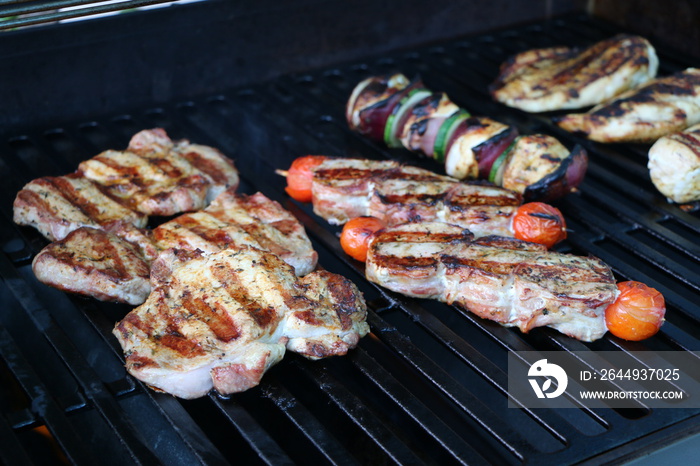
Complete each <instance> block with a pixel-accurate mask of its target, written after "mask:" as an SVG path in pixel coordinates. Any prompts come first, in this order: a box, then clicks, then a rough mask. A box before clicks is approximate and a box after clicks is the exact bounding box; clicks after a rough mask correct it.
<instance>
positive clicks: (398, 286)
mask: <svg viewBox="0 0 700 466" xmlns="http://www.w3.org/2000/svg"><path fill="white" fill-rule="evenodd" d="M365 273H366V275H367V278H368V279H369V280H370V281H373V282H375V283H377V284H379V285H382V286H384V287H386V288H388V289H390V290H393V291H397V292H399V293H402V294H405V295H407V296H412V297H419V298H432V299H437V300H440V301H443V302H446V303H448V304H457V305H459V306H461V307H463V308H465V309H467V310H469V311H471V312H473V313H475V314H476V315H478V316H480V317H482V318H485V319H489V320H493V321H496V322H498V323H500V324H503V325H506V326H515V327H518V328H519V329H520V330H522V331H523V332H528V331H529V330H531V329H532V328H535V327H540V326H548V327H552V328H554V329H556V330H558V331H560V332H562V333H564V334H566V335H569V336H571V337H574V338H578V339H579V340H583V341H593V340H596V339H598V338H600V337H602V336H603V335H604V334H605V332H606V331H607V328H606V325H605V318H604V311H605V308H606V307H607V306H608V305H609V304H611V303H612V302H614V301H615V299H616V297H617V293H618V292H617V287H616V285H615V280H614V277H613V274H612V272H611V270H610V269H609V268H608V267H607V266H606V265H605V264H604V263H603V262H602V261H600V260H599V259H596V258H592V257H588V258H586V257H579V256H574V255H569V254H561V253H557V252H554V251H547V250H546V248H545V247H544V246H541V245H537V244H533V243H527V242H523V241H519V240H516V239H513V238H505V237H498V236H485V237H481V238H477V239H474V238H473V235H472V234H471V233H470V232H469V231H467V230H464V229H462V228H461V227H458V226H456V225H449V224H445V223H431V222H427V223H413V224H410V223H409V224H405V225H398V226H394V227H390V228H387V229H385V230H382V231H380V232H378V233H377V234H376V235H375V237H374V239H373V240H372V242H371V244H370V248H369V252H368V255H367V264H366V269H365Z"/></svg>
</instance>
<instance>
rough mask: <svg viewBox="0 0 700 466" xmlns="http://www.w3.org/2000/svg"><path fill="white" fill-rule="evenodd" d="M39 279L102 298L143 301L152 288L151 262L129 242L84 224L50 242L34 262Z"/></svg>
mask: <svg viewBox="0 0 700 466" xmlns="http://www.w3.org/2000/svg"><path fill="white" fill-rule="evenodd" d="M32 270H33V271H34V275H36V278H37V279H38V280H39V281H40V282H42V283H45V284H47V285H49V286H53V287H55V288H58V289H59V290H64V291H68V292H71V293H78V294H82V295H86V296H91V297H93V298H97V299H99V300H101V301H114V302H120V303H127V304H133V305H136V304H141V303H142V302H143V301H144V300H145V299H146V297H147V296H148V294H149V293H150V291H151V286H150V283H149V267H148V263H147V262H146V261H145V260H144V259H143V257H142V256H141V254H140V253H139V252H138V251H137V250H136V249H135V248H134V247H133V246H132V245H131V244H130V243H128V242H126V241H124V240H122V239H121V238H119V237H118V236H115V235H113V234H111V233H107V232H105V231H103V230H101V229H96V228H90V227H82V228H78V229H77V230H73V231H72V232H70V233H69V234H68V235H67V236H66V237H65V238H64V239H62V240H60V241H56V242H54V243H51V244H49V245H48V246H46V247H45V248H44V249H42V250H41V251H40V252H39V254H37V255H36V257H34V260H33V261H32Z"/></svg>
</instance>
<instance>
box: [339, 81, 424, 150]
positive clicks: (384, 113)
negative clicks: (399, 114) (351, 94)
mask: <svg viewBox="0 0 700 466" xmlns="http://www.w3.org/2000/svg"><path fill="white" fill-rule="evenodd" d="M401 76H403V75H401ZM403 84H404V82H403V79H399V78H397V77H396V75H394V76H392V77H390V78H381V79H378V80H376V81H373V82H371V83H369V84H367V85H365V86H364V89H363V90H362V91H360V92H359V94H358V96H357V98H356V99H355V101H354V103H353V110H352V112H351V113H352V118H351V120H352V123H351V127H352V128H353V129H355V130H356V131H358V132H359V133H361V134H363V135H365V136H367V137H368V138H370V139H372V140H374V141H382V140H383V139H384V130H385V127H386V123H387V120H388V119H389V116H390V115H391V114H392V112H393V111H394V110H395V108H396V106H397V105H398V104H399V103H400V102H401V99H403V98H404V97H405V96H406V95H408V93H409V92H411V91H412V90H413V89H417V88H421V87H423V84H422V82H421V81H420V80H415V81H412V82H411V83H409V84H407V85H405V86H404V85H403Z"/></svg>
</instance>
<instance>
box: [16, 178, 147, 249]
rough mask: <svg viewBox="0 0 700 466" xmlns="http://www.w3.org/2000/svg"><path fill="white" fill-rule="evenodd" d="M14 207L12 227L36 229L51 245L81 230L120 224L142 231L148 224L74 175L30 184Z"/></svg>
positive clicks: (140, 216) (40, 179) (143, 218)
mask: <svg viewBox="0 0 700 466" xmlns="http://www.w3.org/2000/svg"><path fill="white" fill-rule="evenodd" d="M13 207H14V212H13V220H14V221H15V223H17V224H19V225H26V226H32V227H34V228H36V229H37V230H39V232H40V233H41V234H42V235H44V237H46V238H48V239H49V240H50V241H57V240H62V239H63V238H65V237H66V235H68V233H70V232H71V231H73V230H76V229H78V228H80V227H84V226H86V227H93V228H102V227H104V226H105V225H108V224H111V223H113V222H116V221H121V222H126V223H130V224H132V225H134V226H136V227H144V226H145V225H146V222H147V221H148V218H147V217H146V216H145V215H144V214H141V213H138V212H134V211H132V210H130V209H128V208H126V207H124V206H123V205H122V204H120V203H118V202H116V201H115V200H113V199H112V198H111V197H109V196H107V195H105V194H104V193H103V192H102V191H101V190H100V189H99V187H98V186H97V185H95V184H94V183H93V182H92V181H90V180H88V179H85V178H83V177H81V176H79V175H76V174H71V175H66V176H56V177H44V178H38V179H36V180H33V181H31V182H29V183H28V184H26V185H25V186H24V188H22V190H21V191H20V192H19V193H17V196H16V197H15V201H14V206H13Z"/></svg>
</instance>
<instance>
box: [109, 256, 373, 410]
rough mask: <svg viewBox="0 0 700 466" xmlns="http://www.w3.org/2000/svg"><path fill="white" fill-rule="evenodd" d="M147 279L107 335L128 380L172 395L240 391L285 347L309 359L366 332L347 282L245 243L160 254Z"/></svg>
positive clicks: (360, 306) (338, 351)
mask: <svg viewBox="0 0 700 466" xmlns="http://www.w3.org/2000/svg"><path fill="white" fill-rule="evenodd" d="M151 280H152V289H153V291H152V292H151V294H150V296H149V297H148V299H147V300H146V302H145V303H144V304H143V305H141V306H140V307H138V308H136V309H134V310H133V311H131V312H130V313H129V314H128V315H127V316H126V317H125V318H124V319H123V320H122V321H121V322H119V323H118V324H117V325H116V326H115V328H114V334H115V336H116V337H117V339H118V340H119V342H120V344H121V346H122V348H123V349H124V353H125V359H126V367H127V370H128V371H129V372H130V373H131V374H132V375H133V376H134V377H136V378H138V379H140V380H142V381H143V382H145V383H146V384H148V385H150V386H151V387H153V388H154V389H157V390H161V391H165V392H167V393H171V394H173V395H175V396H178V397H181V398H197V397H200V396H203V395H205V394H206V393H208V392H209V391H210V390H211V389H212V388H214V389H216V390H217V391H218V392H219V393H221V394H230V393H235V392H240V391H243V390H247V389H249V388H251V387H254V386H256V385H257V384H258V383H259V382H260V379H261V377H262V376H263V374H264V373H265V372H266V371H267V370H268V369H269V368H270V367H271V366H272V365H274V364H275V363H277V362H279V361H280V360H281V359H282V357H283V356H284V353H285V351H286V349H290V350H291V351H299V352H300V353H301V354H303V355H305V356H307V357H310V358H312V359H316V358H319V357H326V356H331V355H342V354H345V353H346V352H347V351H348V349H350V348H352V347H354V346H355V345H356V344H357V342H358V340H359V339H360V338H361V337H362V336H364V335H365V334H367V333H368V331H369V328H368V325H367V323H366V321H365V319H366V305H365V303H364V300H363V298H362V295H361V293H360V292H359V291H358V290H357V288H356V287H355V285H353V284H352V283H351V282H350V281H348V280H347V279H344V278H342V277H339V276H337V275H334V274H330V273H328V272H312V273H311V274H309V275H307V276H306V277H303V278H297V277H296V276H295V274H294V271H293V270H292V267H291V266H290V265H288V264H286V263H285V262H283V261H282V260H281V259H280V258H279V257H277V256H275V255H274V254H271V253H268V252H264V251H261V250H258V249H255V248H243V249H241V250H239V251H233V250H223V251H219V252H214V253H211V254H208V255H205V254H203V253H202V252H201V251H187V250H168V251H167V252H165V253H163V254H162V255H161V256H160V257H159V258H158V259H157V260H156V261H155V262H154V264H153V269H152V274H151Z"/></svg>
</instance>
